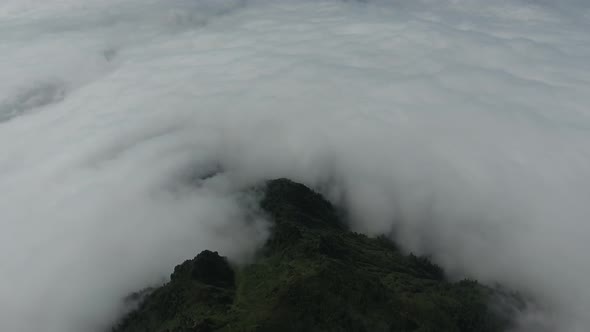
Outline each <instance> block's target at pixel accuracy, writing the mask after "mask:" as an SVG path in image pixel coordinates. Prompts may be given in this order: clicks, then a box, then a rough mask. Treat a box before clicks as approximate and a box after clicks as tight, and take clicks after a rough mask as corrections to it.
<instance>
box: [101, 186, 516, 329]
mask: <svg viewBox="0 0 590 332" xmlns="http://www.w3.org/2000/svg"><path fill="white" fill-rule="evenodd" d="M260 205H261V208H262V209H263V210H264V211H265V212H266V213H267V214H268V216H269V218H270V219H271V220H272V221H273V223H274V225H273V231H272V235H271V237H270V239H269V240H268V242H267V243H266V245H265V247H264V248H263V249H262V250H261V252H260V253H259V256H258V257H257V258H256V260H255V261H254V262H253V263H251V264H249V265H246V266H233V265H232V264H230V263H229V262H228V261H227V259H226V258H225V257H222V256H220V255H219V254H218V253H217V252H212V251H207V250H206V251H203V252H201V253H200V254H198V255H197V256H196V257H195V258H193V259H191V260H187V261H185V262H184V263H182V264H180V265H178V266H176V268H175V269H174V272H173V273H172V275H171V276H170V281H169V282H168V283H166V284H164V285H163V286H161V287H159V288H157V289H150V290H146V291H144V292H140V293H137V294H135V297H136V298H143V299H142V300H141V303H140V304H139V306H138V308H137V309H136V310H135V311H133V312H131V313H129V314H128V315H127V316H125V317H124V318H123V319H121V321H120V322H119V323H118V324H117V326H116V327H114V328H113V329H112V331H113V332H140V331H141V332H151V331H154V332H156V331H157V332H165V331H166V332H189V331H190V332H209V331H260V332H262V331H371V332H375V331H483V332H486V331H503V330H506V329H507V328H508V327H509V325H510V324H511V315H509V314H507V311H506V310H501V308H500V307H499V306H497V305H494V303H495V302H500V301H496V299H497V297H500V296H503V295H502V292H500V291H498V290H496V289H493V288H490V287H487V286H484V285H481V284H479V283H478V282H477V281H474V280H463V281H459V282H451V281H449V280H447V279H446V278H445V274H444V272H443V270H442V269H441V268H440V267H439V266H437V265H435V264H433V263H432V262H431V261H430V260H429V259H427V258H425V257H418V256H415V255H413V254H406V253H404V252H402V251H401V250H400V249H398V248H397V247H396V246H395V244H394V243H392V242H391V241H389V240H388V239H386V238H385V237H378V238H370V237H367V236H365V235H362V234H357V233H353V232H351V231H349V230H348V229H347V227H346V225H345V224H344V223H343V221H342V220H341V218H340V217H339V215H338V213H337V211H336V210H335V208H334V207H333V206H332V204H330V203H329V202H328V201H327V200H325V199H324V198H323V197H322V196H321V195H320V194H318V193H316V192H314V191H312V190H311V189H309V188H307V187H306V186H304V185H302V184H298V183H295V182H292V181H290V180H287V179H278V180H272V181H269V182H267V183H266V185H265V187H264V198H263V199H262V201H261V203H260Z"/></svg>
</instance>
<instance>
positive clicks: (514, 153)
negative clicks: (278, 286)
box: [0, 0, 590, 332]
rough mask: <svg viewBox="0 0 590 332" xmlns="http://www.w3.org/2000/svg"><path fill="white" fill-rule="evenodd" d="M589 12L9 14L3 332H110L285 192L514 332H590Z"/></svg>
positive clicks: (260, 238)
mask: <svg viewBox="0 0 590 332" xmlns="http://www.w3.org/2000/svg"><path fill="white" fill-rule="evenodd" d="M587 31H590V3H589V2H586V1H581V0H566V1H559V2H556V1H545V0H536V1H535V0H511V1H508V0H498V1H484V0H440V1H434V0H412V1H410V0H390V1H386V0H373V1H371V0H368V1H337V0H316V1H312V0H301V1H287V0H277V1H270V0H252V1H246V0H242V1H240V0H228V1H213V0H167V1H165V0H143V1H139V0H100V1H99V0H43V1H42V0H4V1H2V2H1V3H0V73H2V75H0V198H1V199H0V228H1V229H2V231H1V232H0V272H1V273H0V330H2V331H14V332H36V331H47V332H76V331H104V329H106V328H108V327H109V326H110V325H111V324H112V323H113V322H114V321H115V320H116V319H117V317H119V316H120V315H121V313H122V310H124V308H123V307H122V299H123V298H124V297H125V295H127V294H129V293H130V292H133V291H136V290H139V289H142V288H144V287H147V286H151V285H157V284H159V283H162V282H165V281H166V279H167V278H168V277H169V274H170V273H171V271H172V269H173V267H174V266H175V265H176V264H178V263H180V262H182V261H183V260H185V259H188V258H191V257H194V256H195V255H196V254H197V253H198V252H199V251H201V250H204V249H210V250H217V251H219V252H220V253H221V254H223V255H226V256H228V257H229V258H230V259H231V260H232V261H234V262H236V263H237V264H247V263H248V262H249V261H250V260H251V258H252V255H253V254H254V253H255V252H256V250H257V249H258V248H260V247H261V246H262V245H263V244H264V241H265V239H266V238H267V237H268V235H269V233H270V231H271V229H270V223H269V222H268V221H267V220H266V219H265V217H264V215H263V214H261V213H260V211H258V209H257V207H256V206H257V200H258V198H259V197H256V196H255V195H253V194H252V193H251V192H249V191H248V190H247V189H248V188H250V187H251V186H254V185H257V184H260V183H261V182H262V181H264V180H266V179H272V178H276V177H289V178H291V179H293V180H296V181H300V182H302V183H304V184H307V185H309V186H312V187H314V188H316V189H317V190H319V191H321V192H322V193H324V194H325V195H326V196H327V197H329V198H330V200H331V201H332V202H334V203H335V204H337V205H339V206H340V207H342V208H344V209H346V210H347V211H348V212H349V215H350V221H349V222H350V226H351V228H352V229H354V230H355V231H359V232H364V233H366V234H369V235H377V234H382V233H384V234H388V235H389V236H391V238H392V239H394V240H395V241H396V242H398V243H399V244H400V245H401V246H402V247H403V248H404V249H405V250H407V251H408V252H410V251H411V252H415V253H418V254H425V255H430V256H431V257H432V258H433V260H434V261H435V262H437V263H438V264H440V265H441V266H443V267H444V268H445V270H446V271H448V272H449V274H450V275H451V276H452V277H453V278H457V279H459V278H464V277H470V278H477V279H478V280H481V281H483V282H486V283H490V284H493V283H501V284H502V285H505V286H507V287H510V288H513V289H517V290H519V291H521V292H523V293H524V294H526V295H527V296H529V297H530V298H531V299H534V302H535V303H536V304H535V305H533V304H531V305H530V308H528V309H527V311H526V312H525V313H523V314H522V316H521V317H520V318H519V326H517V328H516V329H517V330H518V331H573V332H577V331H587V330H589V329H590V320H589V319H588V317H587V315H586V313H587V312H590V278H589V277H588V275H590V260H588V258H587V254H586V253H587V251H588V249H589V245H588V244H587V239H588V238H590V204H588V202H589V201H590V62H589V61H588V59H590V35H589V34H588V33H587Z"/></svg>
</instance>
